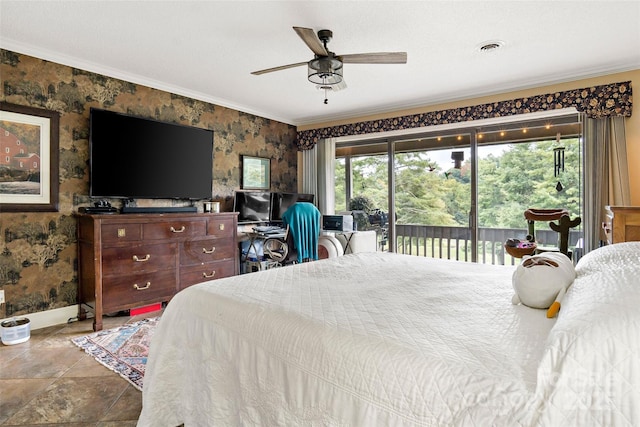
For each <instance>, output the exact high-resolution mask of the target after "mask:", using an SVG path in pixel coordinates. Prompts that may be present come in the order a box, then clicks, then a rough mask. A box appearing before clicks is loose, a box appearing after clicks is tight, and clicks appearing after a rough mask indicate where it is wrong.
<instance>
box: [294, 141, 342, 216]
mask: <svg viewBox="0 0 640 427" xmlns="http://www.w3.org/2000/svg"><path fill="white" fill-rule="evenodd" d="M335 157H336V141H335V139H334V138H328V139H322V140H320V141H318V143H317V144H316V145H315V147H313V149H311V150H305V151H303V152H302V191H303V192H304V193H312V194H315V195H316V205H317V206H318V209H319V210H320V212H321V213H322V214H323V215H333V214H334V213H335V209H336V203H335V199H336V195H335Z"/></svg>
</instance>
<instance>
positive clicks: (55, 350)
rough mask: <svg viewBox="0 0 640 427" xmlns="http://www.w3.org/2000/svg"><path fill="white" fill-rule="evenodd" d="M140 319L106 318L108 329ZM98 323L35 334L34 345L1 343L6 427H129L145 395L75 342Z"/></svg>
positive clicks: (0, 419)
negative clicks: (75, 338)
mask: <svg viewBox="0 0 640 427" xmlns="http://www.w3.org/2000/svg"><path fill="white" fill-rule="evenodd" d="M158 314H159V313H158V312H156V313H149V314H146V315H141V316H138V317H128V316H121V317H105V318H104V319H103V321H104V329H109V328H114V327H117V326H120V325H123V324H125V323H129V322H134V321H137V320H140V319H142V318H143V317H145V316H149V315H155V316H157V315H158ZM92 322H93V320H92V319H88V320H84V321H81V322H73V323H69V324H64V325H59V326H51V327H48V328H43V329H37V330H33V331H31V338H30V339H29V341H27V342H25V343H22V344H16V345H11V346H5V345H2V344H0V426H2V427H5V426H36V425H37V426H40V427H42V426H56V427H63V426H64V427H116V426H117V427H129V426H135V425H136V422H137V420H138V416H139V415H140V411H141V409H142V394H141V393H140V392H139V391H138V390H136V389H135V388H134V387H133V386H132V385H131V384H130V383H129V382H127V381H126V380H124V379H123V378H121V377H120V376H119V375H118V374H116V373H115V372H112V371H110V370H108V369H107V368H105V367H104V366H102V365H101V364H99V363H98V362H96V361H95V360H94V359H93V357H91V356H89V355H88V354H86V353H85V352H84V350H81V349H80V348H79V347H77V346H76V345H75V344H73V343H72V342H71V338H73V337H76V336H82V335H87V334H90V333H92V332H93V329H92Z"/></svg>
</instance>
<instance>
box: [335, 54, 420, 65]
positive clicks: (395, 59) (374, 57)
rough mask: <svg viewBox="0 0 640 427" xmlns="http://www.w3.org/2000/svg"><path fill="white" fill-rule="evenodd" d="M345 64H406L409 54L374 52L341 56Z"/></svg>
mask: <svg viewBox="0 0 640 427" xmlns="http://www.w3.org/2000/svg"><path fill="white" fill-rule="evenodd" d="M340 58H341V59H342V62H344V63H345V64H406V63H407V52H373V53H353V54H350V55H340Z"/></svg>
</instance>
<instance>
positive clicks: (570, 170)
mask: <svg viewBox="0 0 640 427" xmlns="http://www.w3.org/2000/svg"><path fill="white" fill-rule="evenodd" d="M580 137H581V125H580V123H579V122H578V120H577V116H576V115H573V116H567V117H556V118H553V119H540V120H536V121H529V122H526V123H525V122H523V123H511V124H508V125H507V124H504V125H502V124H499V125H492V126H485V127H482V128H481V127H473V128H470V127H467V128H464V129H448V130H446V131H440V132H430V133H425V134H421V135H419V136H412V137H410V138H407V137H404V138H402V137H395V138H393V139H387V140H379V141H366V142H364V141H363V142H360V143H353V142H352V143H349V144H340V143H338V144H337V145H336V159H337V160H336V189H337V190H336V206H340V209H337V210H344V211H349V210H352V209H353V207H352V206H350V204H351V203H352V202H353V201H354V200H355V201H359V200H360V201H361V199H363V198H364V199H370V201H371V202H372V203H371V204H370V205H369V206H368V207H367V208H372V209H376V208H377V209H381V210H383V211H384V212H385V213H387V214H388V215H389V217H393V218H394V220H393V221H389V222H388V224H387V225H386V228H385V229H384V230H383V233H381V234H382V235H383V236H386V237H390V240H389V241H388V242H387V241H385V243H386V245H385V246H384V248H385V249H387V248H388V249H389V250H392V251H397V252H400V253H407V254H412V255H419V256H429V257H437V258H449V259H458V260H466V261H477V262H484V263H493V264H512V263H515V262H516V261H517V260H514V259H512V258H511V257H510V256H509V255H508V254H507V253H506V252H505V250H504V242H505V241H506V240H507V239H509V238H520V239H524V238H525V237H526V234H527V231H528V227H527V222H526V220H525V218H524V211H525V210H526V209H528V208H537V209H551V208H564V209H567V210H568V211H569V213H570V216H571V217H572V218H574V217H576V216H581V206H582V171H581V166H580V165H581V152H582V144H581V139H580ZM389 159H392V161H391V162H389ZM389 189H391V190H392V191H390V190H389ZM385 203H386V205H385ZM360 208H362V206H360V207H358V209H360ZM370 225H371V226H372V227H373V228H376V229H380V227H379V224H370ZM535 226H536V230H537V232H536V237H537V238H538V239H542V240H544V241H543V242H541V243H542V244H544V245H555V244H556V243H557V242H556V241H554V239H557V234H556V233H555V232H553V231H550V229H549V226H548V224H547V223H539V224H535ZM580 237H581V230H580V227H577V228H576V229H575V230H572V232H571V236H570V246H576V245H578V246H580V245H579V239H580Z"/></svg>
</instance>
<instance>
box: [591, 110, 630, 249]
mask: <svg viewBox="0 0 640 427" xmlns="http://www.w3.org/2000/svg"><path fill="white" fill-rule="evenodd" d="M584 177H585V181H584V189H585V194H584V218H583V224H584V251H585V253H586V252H589V251H591V250H593V249H596V248H598V247H599V246H601V245H602V243H603V242H604V241H605V236H604V234H603V231H602V223H603V222H604V221H605V219H606V213H605V206H607V205H618V206H627V205H629V204H630V202H631V191H630V189H629V168H628V163H627V143H626V137H625V130H624V117H605V118H601V119H585V121H584Z"/></svg>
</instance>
